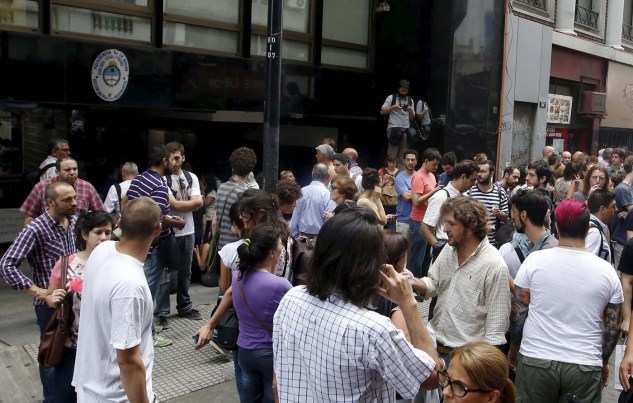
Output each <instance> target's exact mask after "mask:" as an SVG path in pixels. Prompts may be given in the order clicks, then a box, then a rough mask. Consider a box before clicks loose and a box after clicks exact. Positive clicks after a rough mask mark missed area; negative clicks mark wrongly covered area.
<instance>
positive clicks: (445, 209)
mask: <svg viewBox="0 0 633 403" xmlns="http://www.w3.org/2000/svg"><path fill="white" fill-rule="evenodd" d="M441 217H442V221H443V223H444V232H446V238H447V242H448V245H446V246H445V247H444V249H442V252H440V254H439V256H438V257H437V259H436V260H435V262H433V265H432V266H431V269H430V270H429V274H428V277H424V278H414V279H412V280H411V281H412V283H413V284H412V285H413V289H414V290H415V291H417V292H418V294H420V295H421V296H423V297H424V298H425V299H428V298H431V297H435V296H437V305H436V306H435V311H434V316H433V319H431V321H430V322H429V323H430V325H431V327H432V328H433V329H434V330H435V332H436V335H437V351H438V353H439V356H440V358H443V359H444V360H445V361H446V364H449V361H450V355H451V352H452V351H453V349H455V348H458V347H461V346H463V345H464V344H466V343H468V342H471V341H482V342H485V343H488V344H491V345H493V346H502V345H504V344H506V337H505V333H506V331H507V330H508V327H509V325H510V301H511V294H510V287H509V285H508V284H509V278H508V268H507V266H506V264H505V262H504V261H503V258H502V257H501V254H500V253H499V251H498V250H496V249H495V248H494V247H493V246H492V245H490V243H489V242H488V239H487V237H486V234H487V221H488V211H487V210H486V207H485V206H484V205H483V204H482V203H481V202H479V201H477V200H473V199H472V198H470V197H465V196H457V197H451V198H450V199H448V200H446V201H445V202H444V204H443V205H442V210H441Z"/></svg>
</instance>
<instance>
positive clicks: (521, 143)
mask: <svg viewBox="0 0 633 403" xmlns="http://www.w3.org/2000/svg"><path fill="white" fill-rule="evenodd" d="M517 112H528V111H519V110H515V113H514V121H513V122H510V123H511V126H512V128H511V130H512V157H511V161H512V163H513V164H515V165H520V164H527V163H528V162H530V133H531V132H532V126H531V122H530V116H529V113H517ZM504 123H505V122H504Z"/></svg>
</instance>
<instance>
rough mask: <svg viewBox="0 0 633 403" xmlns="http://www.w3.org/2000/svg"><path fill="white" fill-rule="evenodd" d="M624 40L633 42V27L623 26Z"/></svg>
mask: <svg viewBox="0 0 633 403" xmlns="http://www.w3.org/2000/svg"><path fill="white" fill-rule="evenodd" d="M622 39H626V40H629V41H633V26H631V25H626V24H622Z"/></svg>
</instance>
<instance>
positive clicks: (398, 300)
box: [378, 264, 413, 305]
mask: <svg viewBox="0 0 633 403" xmlns="http://www.w3.org/2000/svg"><path fill="white" fill-rule="evenodd" d="M384 267H385V272H382V271H381V272H380V278H381V279H382V284H381V285H382V286H381V287H379V288H378V294H380V295H381V296H383V297H385V298H386V299H388V300H389V301H391V302H393V303H394V304H397V305H404V304H405V303H407V302H409V301H411V300H412V299H413V288H412V287H411V284H410V282H409V279H408V278H407V277H406V276H403V275H402V274H400V273H398V272H397V271H396V269H394V268H393V266H392V265H390V264H386V265H385V266H384Z"/></svg>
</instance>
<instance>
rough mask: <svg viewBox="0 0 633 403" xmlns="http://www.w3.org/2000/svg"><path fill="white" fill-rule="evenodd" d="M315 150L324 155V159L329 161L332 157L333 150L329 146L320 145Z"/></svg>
mask: <svg viewBox="0 0 633 403" xmlns="http://www.w3.org/2000/svg"><path fill="white" fill-rule="evenodd" d="M315 150H317V151H318V152H320V153H321V154H323V155H325V157H326V158H327V159H329V160H331V159H332V158H333V157H334V149H333V148H332V147H331V146H330V145H329V144H321V145H318V146H316V147H315Z"/></svg>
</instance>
